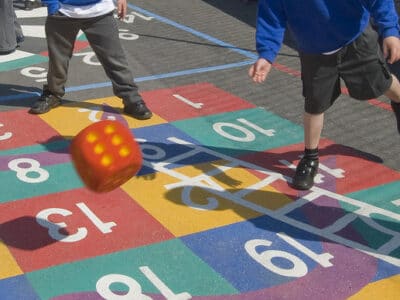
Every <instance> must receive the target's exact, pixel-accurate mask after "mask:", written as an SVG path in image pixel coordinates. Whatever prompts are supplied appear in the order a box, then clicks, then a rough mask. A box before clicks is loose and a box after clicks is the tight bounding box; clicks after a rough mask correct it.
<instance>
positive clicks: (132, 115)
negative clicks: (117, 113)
mask: <svg viewBox="0 0 400 300" xmlns="http://www.w3.org/2000/svg"><path fill="white" fill-rule="evenodd" d="M124 114H125V115H127V116H130V117H132V118H134V119H137V120H148V119H150V118H151V117H152V116H153V113H152V112H150V113H148V114H144V115H142V116H139V115H134V114H132V113H130V112H127V111H125V110H124Z"/></svg>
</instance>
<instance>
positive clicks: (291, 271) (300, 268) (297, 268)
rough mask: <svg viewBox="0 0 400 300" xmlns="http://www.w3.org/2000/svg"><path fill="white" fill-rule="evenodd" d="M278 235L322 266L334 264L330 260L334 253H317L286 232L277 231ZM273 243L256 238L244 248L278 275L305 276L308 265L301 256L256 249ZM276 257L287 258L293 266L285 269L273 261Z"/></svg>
mask: <svg viewBox="0 0 400 300" xmlns="http://www.w3.org/2000/svg"><path fill="white" fill-rule="evenodd" d="M277 236H278V237H279V238H281V239H282V240H284V241H285V242H287V243H288V244H289V245H291V246H293V247H294V248H296V249H297V250H299V251H300V252H302V253H304V254H305V255H307V256H308V257H309V258H311V259H312V260H314V261H315V262H316V263H318V264H320V265H321V266H322V267H324V268H328V267H332V266H333V264H332V263H331V262H330V260H331V259H332V258H333V255H331V254H330V253H322V254H317V253H315V252H313V251H312V250H311V249H309V248H307V247H306V246H304V245H302V244H301V243H299V242H298V241H296V240H295V239H293V238H291V237H290V236H288V235H287V234H286V233H284V232H279V233H277ZM271 245H272V242H271V241H268V240H260V239H254V240H250V241H247V242H246V244H245V246H244V248H245V249H246V252H247V253H248V254H249V255H250V256H251V257H252V258H253V259H254V260H255V261H257V262H258V263H259V264H261V265H262V266H264V267H265V268H267V269H269V270H270V271H272V272H274V273H276V274H278V275H282V276H286V277H303V276H305V275H306V274H307V272H308V268H307V265H306V264H305V263H304V262H303V261H302V260H301V259H300V258H298V257H297V256H295V255H293V254H291V253H288V252H285V251H280V250H266V251H264V252H261V253H258V252H257V251H256V248H257V247H259V246H265V247H269V246H271ZM274 258H281V259H286V260H288V261H289V262H290V263H291V264H292V267H291V268H286V269H285V268H281V267H279V266H276V265H275V264H274V262H273V259H274Z"/></svg>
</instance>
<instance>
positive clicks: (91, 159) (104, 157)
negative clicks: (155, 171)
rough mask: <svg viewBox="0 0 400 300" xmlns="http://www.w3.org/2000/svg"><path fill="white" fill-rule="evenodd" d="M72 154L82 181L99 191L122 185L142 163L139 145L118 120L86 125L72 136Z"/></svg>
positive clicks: (133, 174)
mask: <svg viewBox="0 0 400 300" xmlns="http://www.w3.org/2000/svg"><path fill="white" fill-rule="evenodd" d="M70 153H71V157H72V161H73V163H74V166H75V168H76V171H77V173H78V174H79V176H80V177H81V179H82V181H83V182H84V183H85V185H86V186H87V187H88V188H89V189H90V190H92V191H95V192H98V193H104V192H109V191H112V190H114V189H115V188H117V187H119V186H120V185H121V184H123V183H125V182H126V181H128V180H129V179H130V178H132V177H133V176H135V175H136V174H137V172H138V171H139V170H140V168H141V166H142V152H141V150H140V146H139V144H138V143H137V142H136V141H135V140H134V136H133V134H132V133H131V132H130V130H129V128H127V127H125V126H124V125H122V124H121V123H119V122H118V121H110V120H105V121H100V122H96V123H93V124H91V125H89V126H88V127H86V128H84V129H83V130H82V131H81V132H79V133H78V135H77V136H75V137H74V138H73V140H72V142H71V147H70Z"/></svg>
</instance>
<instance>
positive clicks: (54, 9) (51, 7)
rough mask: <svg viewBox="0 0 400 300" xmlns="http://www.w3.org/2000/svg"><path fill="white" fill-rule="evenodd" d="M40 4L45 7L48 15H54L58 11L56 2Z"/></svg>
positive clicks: (51, 0)
mask: <svg viewBox="0 0 400 300" xmlns="http://www.w3.org/2000/svg"><path fill="white" fill-rule="evenodd" d="M42 3H43V4H44V5H46V6H47V12H48V14H49V15H54V14H55V13H56V12H57V11H58V10H59V9H60V3H59V2H58V0H42Z"/></svg>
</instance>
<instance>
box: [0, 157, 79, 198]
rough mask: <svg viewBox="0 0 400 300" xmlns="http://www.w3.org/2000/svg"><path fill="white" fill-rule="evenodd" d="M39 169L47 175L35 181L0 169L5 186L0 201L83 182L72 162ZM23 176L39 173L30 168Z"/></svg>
mask: <svg viewBox="0 0 400 300" xmlns="http://www.w3.org/2000/svg"><path fill="white" fill-rule="evenodd" d="M40 169H44V170H46V171H47V172H48V174H49V177H48V178H47V179H46V180H44V181H42V182H37V183H29V182H24V181H23V180H21V179H18V177H17V172H15V171H12V170H8V171H0V182H2V184H3V185H4V186H6V187H7V189H6V190H5V191H4V192H2V193H0V203H5V202H10V201H16V200H18V199H24V198H31V197H35V196H41V195H48V194H51V193H56V192H62V191H68V190H72V189H76V188H81V187H83V183H82V181H81V180H80V178H79V176H78V175H77V173H76V171H75V168H74V167H73V165H72V163H63V164H56V165H49V166H43V167H40ZM24 176H27V177H31V178H35V177H39V176H40V174H39V173H37V171H35V170H32V171H30V172H28V173H26V174H24Z"/></svg>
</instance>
